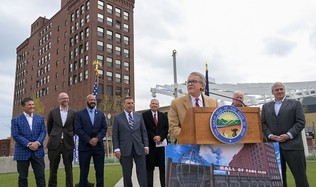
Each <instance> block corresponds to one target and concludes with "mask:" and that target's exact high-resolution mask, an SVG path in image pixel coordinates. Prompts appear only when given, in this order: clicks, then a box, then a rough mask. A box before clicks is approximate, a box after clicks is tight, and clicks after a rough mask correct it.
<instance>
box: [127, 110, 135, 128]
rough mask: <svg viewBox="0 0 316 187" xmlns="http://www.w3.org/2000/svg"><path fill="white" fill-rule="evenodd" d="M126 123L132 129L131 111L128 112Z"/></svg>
mask: <svg viewBox="0 0 316 187" xmlns="http://www.w3.org/2000/svg"><path fill="white" fill-rule="evenodd" d="M128 124H129V128H131V129H132V130H133V127H134V120H133V117H132V115H131V113H128Z"/></svg>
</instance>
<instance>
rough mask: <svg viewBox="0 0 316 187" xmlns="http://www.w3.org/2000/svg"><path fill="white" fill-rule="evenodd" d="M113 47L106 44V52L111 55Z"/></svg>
mask: <svg viewBox="0 0 316 187" xmlns="http://www.w3.org/2000/svg"><path fill="white" fill-rule="evenodd" d="M112 50H113V46H112V45H111V44H106V52H108V53H112Z"/></svg>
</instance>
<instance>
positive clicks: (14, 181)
mask: <svg viewBox="0 0 316 187" xmlns="http://www.w3.org/2000/svg"><path fill="white" fill-rule="evenodd" d="M30 167H31V166H30ZM79 175H80V169H79V167H74V168H73V177H74V184H77V183H79ZM0 178H1V181H0V186H12V187H13V186H18V173H5V174H0ZM45 178H46V185H47V184H48V178H49V170H46V172H45ZM121 178H122V169H121V165H120V164H106V165H104V186H105V187H113V186H114V185H115V184H116V183H117V182H118V181H119V180H120V179H121ZM28 179H29V186H36V184H35V177H34V173H33V172H30V173H29V177H28ZM57 180H58V181H57V184H58V186H65V181H66V175H65V170H64V169H59V170H58V176H57ZM88 180H89V182H92V183H95V184H96V180H95V171H94V167H93V166H92V167H90V171H89V176H88Z"/></svg>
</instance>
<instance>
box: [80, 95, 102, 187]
mask: <svg viewBox="0 0 316 187" xmlns="http://www.w3.org/2000/svg"><path fill="white" fill-rule="evenodd" d="M86 101H87V107H86V108H85V109H83V110H81V111H79V112H77V113H76V115H75V122H74V124H75V132H76V134H77V135H78V136H79V147H78V150H79V165H80V184H79V186H80V187H86V186H87V185H88V184H87V183H88V174H89V168H90V160H91V157H93V163H94V169H95V171H96V174H95V175H96V181H97V187H103V186H104V145H103V138H104V136H105V134H106V131H107V123H106V120H105V116H104V113H103V112H102V111H100V110H97V109H96V98H95V96H94V95H92V94H89V95H88V96H87V97H86Z"/></svg>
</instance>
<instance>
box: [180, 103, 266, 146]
mask: <svg viewBox="0 0 316 187" xmlns="http://www.w3.org/2000/svg"><path fill="white" fill-rule="evenodd" d="M215 109H216V107H200V108H197V107H192V108H189V109H188V110H187V112H186V115H185V118H184V124H182V126H181V132H180V135H179V137H178V140H177V143H178V144H223V143H222V142H220V141H218V140H217V139H216V138H215V137H214V135H213V133H212V131H211V128H210V118H211V116H212V113H213V111H215ZM238 109H239V110H240V111H241V112H242V113H243V114H244V115H245V117H246V121H247V131H246V134H245V136H244V137H243V139H241V140H240V141H239V142H238V144H244V143H262V142H263V134H262V127H261V119H260V108H259V107H240V108H238Z"/></svg>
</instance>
